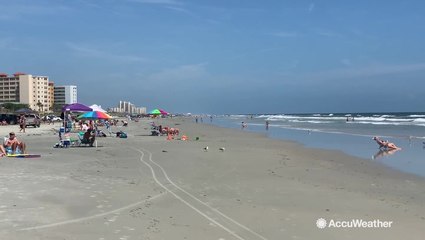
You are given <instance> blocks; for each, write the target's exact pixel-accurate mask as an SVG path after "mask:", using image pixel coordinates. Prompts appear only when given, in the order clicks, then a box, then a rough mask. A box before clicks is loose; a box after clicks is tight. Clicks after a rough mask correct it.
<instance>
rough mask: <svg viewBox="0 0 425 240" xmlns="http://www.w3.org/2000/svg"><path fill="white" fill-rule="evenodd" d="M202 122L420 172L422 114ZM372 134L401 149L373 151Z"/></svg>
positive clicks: (423, 171)
mask: <svg viewBox="0 0 425 240" xmlns="http://www.w3.org/2000/svg"><path fill="white" fill-rule="evenodd" d="M203 121H204V122H209V123H211V124H214V125H218V126H221V127H227V128H238V129H241V130H242V127H241V126H242V122H245V123H246V124H247V127H246V128H245V129H244V130H243V131H253V132H258V133H264V134H266V135H267V136H268V137H270V138H275V139H282V140H291V141H296V142H299V143H301V144H303V145H305V146H306V147H310V148H320V149H330V150H339V151H342V152H345V153H346V154H349V155H352V156H356V157H360V158H364V159H369V160H370V161H379V162H380V163H382V164H384V165H387V166H389V167H391V168H394V169H397V170H400V171H403V172H407V173H411V174H415V175H419V176H422V177H425V144H424V141H425V113H420V112H411V113H406V112H405V113H320V114H260V115H243V114H242V115H221V116H214V117H213V118H212V120H210V119H209V118H204V120H203ZM266 121H268V122H269V128H268V130H267V129H266ZM374 136H378V137H380V138H382V139H385V140H389V141H390V142H393V143H395V144H396V145H397V146H398V147H400V148H401V150H398V151H389V152H388V151H379V149H378V145H377V144H376V142H375V141H374V140H372V137H374Z"/></svg>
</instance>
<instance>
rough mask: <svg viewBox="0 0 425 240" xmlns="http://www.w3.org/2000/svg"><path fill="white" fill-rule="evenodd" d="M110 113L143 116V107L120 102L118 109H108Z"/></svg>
mask: <svg viewBox="0 0 425 240" xmlns="http://www.w3.org/2000/svg"><path fill="white" fill-rule="evenodd" d="M109 111H110V112H117V113H128V114H145V113H146V108H145V107H136V105H134V104H132V103H131V102H126V101H120V102H119V104H118V107H114V108H110V109H109Z"/></svg>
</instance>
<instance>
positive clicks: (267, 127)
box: [266, 120, 270, 130]
mask: <svg viewBox="0 0 425 240" xmlns="http://www.w3.org/2000/svg"><path fill="white" fill-rule="evenodd" d="M269 124H270V123H269V120H267V121H266V130H269Z"/></svg>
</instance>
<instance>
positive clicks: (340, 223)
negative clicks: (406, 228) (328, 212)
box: [316, 218, 393, 229]
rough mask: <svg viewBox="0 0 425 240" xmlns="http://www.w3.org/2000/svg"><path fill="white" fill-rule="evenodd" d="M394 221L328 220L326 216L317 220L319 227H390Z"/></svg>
mask: <svg viewBox="0 0 425 240" xmlns="http://www.w3.org/2000/svg"><path fill="white" fill-rule="evenodd" d="M392 224H393V221H381V220H379V219H374V220H370V221H365V220H363V219H351V220H334V219H331V220H329V222H328V221H326V220H325V219H324V218H319V219H317V221H316V226H317V227H318V228H319V229H324V228H390V227H391V225H392Z"/></svg>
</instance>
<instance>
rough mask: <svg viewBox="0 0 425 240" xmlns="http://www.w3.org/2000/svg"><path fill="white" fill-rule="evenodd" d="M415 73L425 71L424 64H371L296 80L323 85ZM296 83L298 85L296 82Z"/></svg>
mask: <svg viewBox="0 0 425 240" xmlns="http://www.w3.org/2000/svg"><path fill="white" fill-rule="evenodd" d="M416 71H425V63H415V64H399V65H386V64H373V65H369V66H365V67H357V68H354V67H350V68H347V67H344V68H340V69H334V70H329V71H323V72H315V73H309V74H305V75H302V76H299V77H295V76H294V78H298V80H301V81H302V82H304V83H312V82H314V83H317V84H323V82H327V81H344V80H347V79H353V78H362V77H372V76H382V75H389V74H397V73H408V72H416ZM296 83H299V82H298V81H297V82H296Z"/></svg>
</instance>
